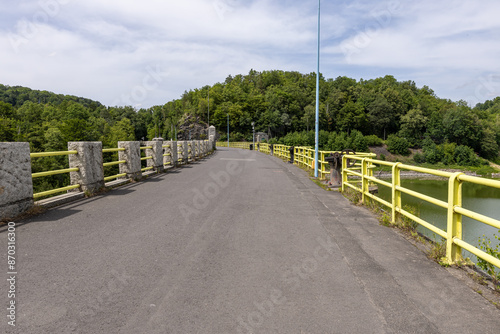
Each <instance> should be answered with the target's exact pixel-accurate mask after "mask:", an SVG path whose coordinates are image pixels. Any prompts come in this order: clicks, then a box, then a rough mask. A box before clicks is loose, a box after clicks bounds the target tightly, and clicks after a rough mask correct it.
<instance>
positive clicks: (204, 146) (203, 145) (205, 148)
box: [201, 140, 208, 157]
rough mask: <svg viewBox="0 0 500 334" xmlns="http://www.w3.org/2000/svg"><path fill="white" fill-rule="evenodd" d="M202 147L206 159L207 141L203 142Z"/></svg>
mask: <svg viewBox="0 0 500 334" xmlns="http://www.w3.org/2000/svg"><path fill="white" fill-rule="evenodd" d="M201 145H202V154H203V156H204V157H206V156H207V155H208V150H207V141H206V140H204V141H202V142H201Z"/></svg>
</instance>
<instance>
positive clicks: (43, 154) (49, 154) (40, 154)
mask: <svg viewBox="0 0 500 334" xmlns="http://www.w3.org/2000/svg"><path fill="white" fill-rule="evenodd" d="M70 154H78V151H61V152H37V153H30V157H31V158H41V157H55V156H59V155H70Z"/></svg>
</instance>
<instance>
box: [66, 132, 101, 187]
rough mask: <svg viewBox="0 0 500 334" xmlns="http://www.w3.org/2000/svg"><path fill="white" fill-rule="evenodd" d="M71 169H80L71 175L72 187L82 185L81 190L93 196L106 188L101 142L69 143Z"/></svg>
mask: <svg viewBox="0 0 500 334" xmlns="http://www.w3.org/2000/svg"><path fill="white" fill-rule="evenodd" d="M68 151H77V152H78V153H77V154H70V155H69V168H79V169H80V170H79V171H78V172H71V173H70V174H69V177H70V181H71V185H77V184H79V185H80V190H81V191H83V192H89V193H91V194H93V193H96V192H98V191H99V190H100V189H101V188H103V187H104V167H103V159H102V143H101V142H69V143H68ZM77 191H79V190H77Z"/></svg>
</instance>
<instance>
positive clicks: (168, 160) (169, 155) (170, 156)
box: [163, 141, 178, 167]
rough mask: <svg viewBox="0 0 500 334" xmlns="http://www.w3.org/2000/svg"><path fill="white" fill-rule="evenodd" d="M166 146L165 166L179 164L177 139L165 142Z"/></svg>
mask: <svg viewBox="0 0 500 334" xmlns="http://www.w3.org/2000/svg"><path fill="white" fill-rule="evenodd" d="M164 145H167V147H165V150H164V152H165V156H164V157H163V164H164V165H165V166H172V167H176V166H177V160H178V154H177V142H176V141H168V142H164Z"/></svg>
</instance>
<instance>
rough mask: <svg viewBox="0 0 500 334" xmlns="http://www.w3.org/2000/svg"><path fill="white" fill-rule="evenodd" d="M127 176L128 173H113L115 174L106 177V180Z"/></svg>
mask: <svg viewBox="0 0 500 334" xmlns="http://www.w3.org/2000/svg"><path fill="white" fill-rule="evenodd" d="M125 176H127V173H123V174H118V175H113V176H108V177H105V178H104V182H108V181H111V180H115V179H117V178H119V177H125Z"/></svg>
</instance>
